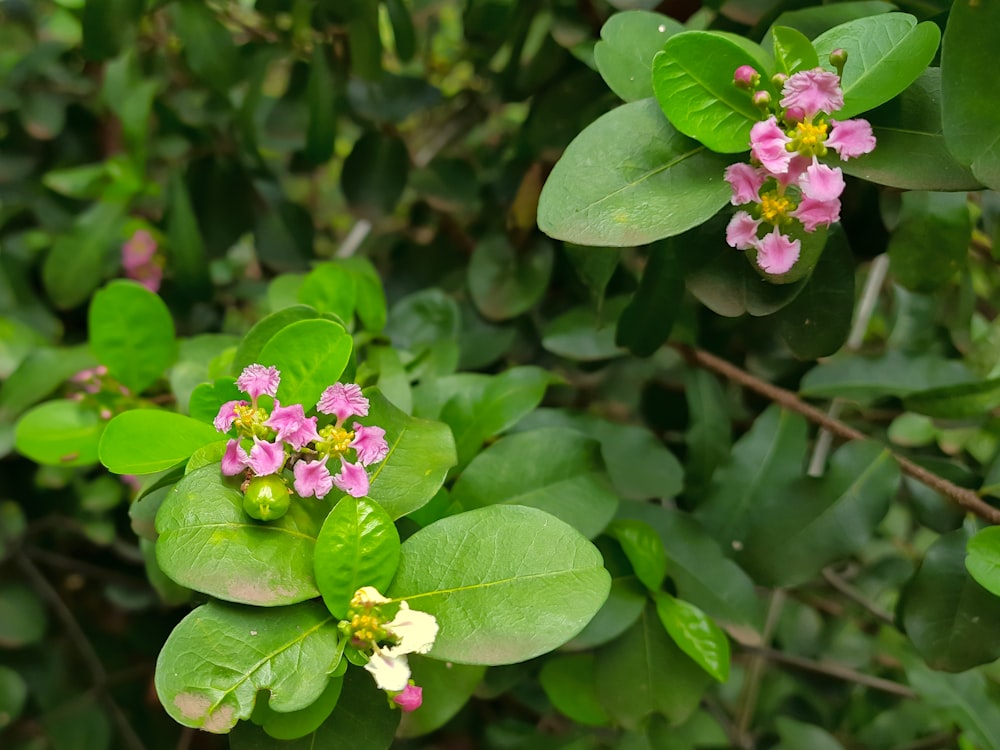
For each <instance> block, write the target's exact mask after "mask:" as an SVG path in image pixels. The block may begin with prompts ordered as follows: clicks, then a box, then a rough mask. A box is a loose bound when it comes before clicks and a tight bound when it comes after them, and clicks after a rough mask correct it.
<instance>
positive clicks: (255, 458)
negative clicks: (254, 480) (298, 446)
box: [247, 437, 285, 477]
mask: <svg viewBox="0 0 1000 750" xmlns="http://www.w3.org/2000/svg"><path fill="white" fill-rule="evenodd" d="M283 463H285V446H284V445H282V444H281V443H269V442H267V441H266V440H261V439H260V438H258V437H255V438H254V439H253V448H251V449H250V457H249V458H248V459H247V465H248V466H249V467H250V468H251V469H253V473H254V474H256V475H257V476H259V477H264V476H267V475H268V474H274V473H276V472H278V471H280V470H281V465H282V464H283Z"/></svg>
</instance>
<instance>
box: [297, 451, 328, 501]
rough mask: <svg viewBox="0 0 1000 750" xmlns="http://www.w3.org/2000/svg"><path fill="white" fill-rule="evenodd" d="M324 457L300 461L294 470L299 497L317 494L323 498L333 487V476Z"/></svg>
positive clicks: (317, 496)
mask: <svg viewBox="0 0 1000 750" xmlns="http://www.w3.org/2000/svg"><path fill="white" fill-rule="evenodd" d="M327 458H328V457H324V458H323V459H322V460H320V461H299V462H298V463H296V464H295V468H294V469H293V470H292V471H294V472H295V483H294V484H295V491H296V492H297V493H298V495H299V497H309V496H310V495H315V496H316V498H317V499H319V500H322V499H323V498H324V497H326V495H327V493H328V492H329V491H330V490H332V489H333V477H331V476H330V472H329V470H328V469H327V468H326V460H327Z"/></svg>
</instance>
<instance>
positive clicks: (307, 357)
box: [258, 319, 354, 409]
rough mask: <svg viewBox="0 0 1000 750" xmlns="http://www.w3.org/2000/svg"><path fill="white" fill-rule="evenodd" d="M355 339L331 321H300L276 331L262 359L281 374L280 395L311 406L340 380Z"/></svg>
mask: <svg viewBox="0 0 1000 750" xmlns="http://www.w3.org/2000/svg"><path fill="white" fill-rule="evenodd" d="M353 348H354V342H353V341H352V340H351V337H350V335H349V334H348V333H347V331H345V330H344V327H343V326H342V325H340V324H338V323H334V322H332V321H329V320H324V319H316V320H300V321H298V322H297V323H292V324H291V325H288V326H285V327H284V328H282V329H281V330H279V331H278V332H277V333H276V334H274V335H273V336H272V337H271V338H270V339H269V340H268V342H267V343H266V344H264V346H263V348H262V349H261V351H260V355H259V357H258V362H259V363H260V364H262V365H273V366H274V367H277V368H278V371H279V372H280V373H281V384H280V385H279V386H278V395H277V398H278V399H279V400H280V401H281V402H282V403H284V404H302V405H303V406H305V408H306V409H311V408H312V407H313V406H314V405H315V404H316V402H317V401H319V397H320V396H321V395H322V393H323V391H324V390H325V389H326V388H328V387H329V386H331V385H333V384H334V383H336V382H337V380H338V379H339V378H340V376H341V375H342V374H343V372H344V368H345V367H347V363H348V361H349V360H350V358H351V350H352V349H353Z"/></svg>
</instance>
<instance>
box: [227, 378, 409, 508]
mask: <svg viewBox="0 0 1000 750" xmlns="http://www.w3.org/2000/svg"><path fill="white" fill-rule="evenodd" d="M280 382H281V374H280V373H279V372H278V370H277V368H275V367H265V366H264V365H259V364H253V365H249V366H248V367H246V369H244V370H243V372H242V373H241V374H240V376H239V377H238V378H237V379H236V385H237V387H238V388H239V389H240V390H241V391H243V392H244V393H245V394H247V395H248V396H249V397H250V401H245V400H237V401H227V402H226V403H225V404H223V405H222V407H221V408H220V409H219V413H218V415H217V416H216V417H215V422H214V424H215V429H217V430H218V431H219V432H224V433H229V432H231V431H232V430H233V429H234V428H235V430H236V432H237V435H238V436H237V437H235V438H232V439H230V440H229V442H228V443H227V444H226V452H225V454H224V455H223V457H222V473H223V474H226V475H227V476H236V475H238V474H241V473H244V472H245V473H247V478H248V479H249V478H251V477H254V476H258V477H260V476H267V475H269V474H277V475H279V476H280V474H281V472H282V470H283V469H284V468H285V467H286V465H287V466H291V468H292V472H293V475H294V483H293V486H294V488H295V492H296V493H297V494H298V495H299V496H300V497H310V496H313V497H316V498H323V497H325V496H326V495H327V493H329V492H330V490H332V489H333V488H334V487H336V488H337V489H339V490H341V491H342V492H346V493H347V494H348V495H352V496H353V497H364V496H365V495H367V494H368V488H369V480H368V471H367V469H366V467H368V466H371V465H372V464H376V463H378V462H379V461H381V460H382V459H384V458H385V456H386V454H387V453H388V452H389V446H388V445H387V443H386V441H385V430H383V429H382V428H381V427H374V426H365V425H360V424H358V423H357V422H355V423H353V424H352V425H351V427H350V428H348V427H347V426H346V422H347V420H348V419H350V418H351V417H364V416H367V415H368V399H367V398H365V397H364V396H363V395H362V393H361V388H360V387H359V386H357V385H355V384H353V383H351V384H348V385H345V384H343V383H334V384H333V385H331V386H330V387H329V388H327V389H326V390H325V391H323V395H322V396H321V397H320V399H319V403H317V404H316V410H317V411H318V412H320V413H321V414H326V415H330V416H332V417H334V420H333V421H332V422H331V423H329V424H327V425H325V426H323V427H320V426H319V419H320V418H319V417H317V416H313V417H307V416H306V414H305V409H304V407H303V406H302V404H291V405H290V406H282V405H281V403H280V402H279V401H278V400H277V398H274V397H275V396H276V395H277V393H278V385H279V383H280ZM261 396H270V397H272V398H274V406H273V408H272V409H271V411H270V413H268V412H267V411H266V410H265V409H264V408H263V407H261V406H260V405H259V404H258V400H259V399H260V397H261ZM352 454H353V460H349V459H350V458H351V457H352ZM331 458H333V459H335V460H338V461H339V462H340V471H338V472H337V473H336V474H331V473H330V470H329V469H328V468H327V462H328V461H329V460H330V459H331Z"/></svg>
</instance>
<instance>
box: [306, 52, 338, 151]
mask: <svg viewBox="0 0 1000 750" xmlns="http://www.w3.org/2000/svg"><path fill="white" fill-rule="evenodd" d="M327 54H328V51H327V47H326V45H324V44H316V45H314V46H313V54H312V62H311V63H310V65H309V83H308V85H307V88H306V100H307V101H308V102H309V124H308V126H307V127H306V145H305V148H304V149H303V153H304V154H305V157H306V159H307V160H308V161H309V163H310V164H322V163H324V162H326V161H329V159H330V157H331V156H333V143H334V138H335V136H336V134H337V125H336V119H335V114H336V113H335V112H334V106H335V103H334V96H335V88H334V81H333V73H332V71H331V70H330V64H329V63H328V62H327Z"/></svg>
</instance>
